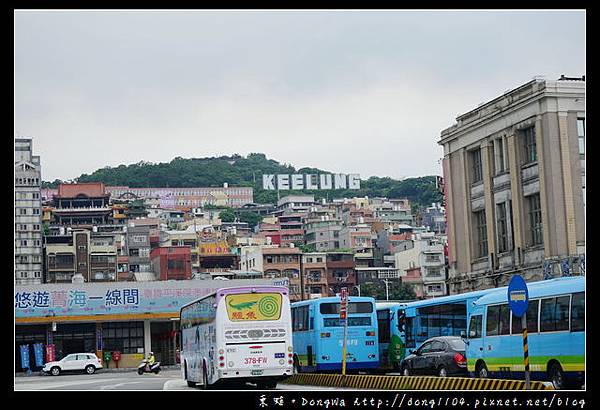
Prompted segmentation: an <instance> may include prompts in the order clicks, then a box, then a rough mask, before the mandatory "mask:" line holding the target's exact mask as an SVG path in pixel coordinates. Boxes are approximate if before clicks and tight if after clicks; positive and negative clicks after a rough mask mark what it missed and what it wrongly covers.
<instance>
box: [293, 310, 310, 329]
mask: <svg viewBox="0 0 600 410" xmlns="http://www.w3.org/2000/svg"><path fill="white" fill-rule="evenodd" d="M292 330H293V331H294V332H301V331H303V330H308V306H300V307H297V308H294V309H292Z"/></svg>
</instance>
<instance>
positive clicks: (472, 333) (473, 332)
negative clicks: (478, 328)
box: [469, 330, 477, 337]
mask: <svg viewBox="0 0 600 410" xmlns="http://www.w3.org/2000/svg"><path fill="white" fill-rule="evenodd" d="M475 336H477V334H476V333H475V331H474V330H471V331H470V332H469V337H475Z"/></svg>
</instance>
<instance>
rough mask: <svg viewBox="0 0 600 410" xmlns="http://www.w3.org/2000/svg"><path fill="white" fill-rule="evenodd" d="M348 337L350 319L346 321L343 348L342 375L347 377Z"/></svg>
mask: <svg viewBox="0 0 600 410" xmlns="http://www.w3.org/2000/svg"><path fill="white" fill-rule="evenodd" d="M347 337H348V319H344V342H343V347H342V375H343V376H345V375H346V339H347Z"/></svg>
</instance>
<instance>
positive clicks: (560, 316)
mask: <svg viewBox="0 0 600 410" xmlns="http://www.w3.org/2000/svg"><path fill="white" fill-rule="evenodd" d="M569 299H570V296H559V297H557V298H548V299H542V307H541V314H540V331H542V332H555V331H559V330H569Z"/></svg>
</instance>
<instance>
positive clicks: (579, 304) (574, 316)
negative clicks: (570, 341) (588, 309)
mask: <svg viewBox="0 0 600 410" xmlns="http://www.w3.org/2000/svg"><path fill="white" fill-rule="evenodd" d="M582 330H585V293H583V292H579V293H574V294H573V297H572V299H571V332H579V331H582Z"/></svg>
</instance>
